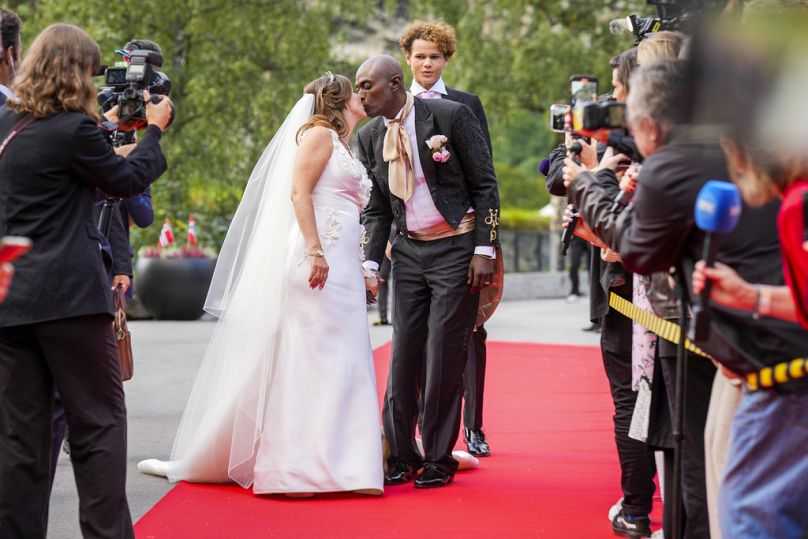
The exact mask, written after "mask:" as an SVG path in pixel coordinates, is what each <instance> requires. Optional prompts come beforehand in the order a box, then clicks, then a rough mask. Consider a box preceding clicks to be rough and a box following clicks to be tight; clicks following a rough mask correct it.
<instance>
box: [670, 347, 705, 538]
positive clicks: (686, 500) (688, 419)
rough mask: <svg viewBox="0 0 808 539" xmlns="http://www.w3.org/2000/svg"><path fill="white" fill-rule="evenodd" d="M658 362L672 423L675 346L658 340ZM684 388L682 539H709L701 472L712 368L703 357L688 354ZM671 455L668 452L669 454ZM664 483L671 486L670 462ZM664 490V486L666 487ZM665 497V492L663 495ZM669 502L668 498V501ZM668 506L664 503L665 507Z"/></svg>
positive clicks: (674, 394)
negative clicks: (683, 520)
mask: <svg viewBox="0 0 808 539" xmlns="http://www.w3.org/2000/svg"><path fill="white" fill-rule="evenodd" d="M658 342H659V359H660V365H661V367H662V377H663V379H664V381H665V390H666V391H667V394H668V404H669V406H670V414H671V422H672V423H673V421H674V418H675V417H676V416H675V408H676V345H674V344H672V343H669V342H668V341H664V340H662V339H660V340H659V341H658ZM685 361H686V365H687V386H686V388H685V416H684V431H685V440H684V448H683V453H682V507H683V509H684V510H683V511H682V513H683V515H684V519H685V522H684V534H683V537H684V538H685V539H708V538H709V537H710V521H709V517H708V514H707V479H706V474H705V471H704V427H705V425H706V424H707V410H708V408H709V405H710V395H711V393H712V391H713V379H714V378H715V366H714V365H713V364H712V363H711V362H710V361H709V360H706V359H704V358H702V357H698V356H695V355H693V354H691V353H690V352H688V353H687V359H686V360H685ZM672 454H673V452H671V455H672ZM667 467H670V468H671V469H670V472H669V475H667V476H666V478H665V484H666V485H668V484H671V485H672V484H673V483H672V481H673V465H672V459H671V464H670V466H669V465H668V464H667V461H666V468H667ZM666 472H668V470H666ZM665 490H666V491H667V490H668V489H667V486H666V488H665ZM666 494H667V492H666ZM667 499H670V498H667ZM669 506H670V507H672V505H671V504H666V508H667V507H669ZM671 516H672V515H671V514H670V513H669V512H668V511H665V517H667V518H665V517H663V520H664V525H665V526H664V527H665V529H666V533H667V534H668V536H670V517H671Z"/></svg>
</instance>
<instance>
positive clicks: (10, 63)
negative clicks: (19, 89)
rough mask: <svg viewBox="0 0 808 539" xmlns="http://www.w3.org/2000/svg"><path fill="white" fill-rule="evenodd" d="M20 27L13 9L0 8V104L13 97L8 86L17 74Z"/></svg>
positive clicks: (20, 45) (19, 51)
mask: <svg viewBox="0 0 808 539" xmlns="http://www.w3.org/2000/svg"><path fill="white" fill-rule="evenodd" d="M20 27H22V22H20V18H19V17H18V16H17V14H16V13H14V12H13V11H9V10H8V9H0V41H2V50H1V51H0V105H3V104H4V103H5V102H6V100H7V99H9V98H11V97H14V94H12V93H11V90H10V89H9V86H11V82H12V81H13V80H14V77H15V75H16V74H17V62H18V61H19V58H20V53H21V52H22V43H21V42H20Z"/></svg>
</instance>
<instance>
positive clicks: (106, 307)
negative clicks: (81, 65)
mask: <svg viewBox="0 0 808 539" xmlns="http://www.w3.org/2000/svg"><path fill="white" fill-rule="evenodd" d="M19 117H20V116H19V115H18V114H16V113H14V112H12V111H11V110H9V109H2V110H0V138H5V137H6V135H7V133H8V132H9V131H10V129H11V127H12V126H13V125H14V123H15V122H16V121H17V120H18V119H19ZM159 140H160V130H159V129H158V128H157V127H149V128H148V129H147V130H146V134H145V136H144V137H143V138H142V139H141V140H140V141H139V142H138V145H137V147H136V148H135V150H133V151H132V153H131V154H130V155H129V157H128V158H127V159H124V158H123V157H119V156H117V155H115V153H114V152H113V150H112V147H111V146H110V145H109V143H108V142H107V141H106V140H105V139H104V137H103V136H102V135H101V132H100V131H99V129H98V126H97V125H96V123H95V121H93V120H92V119H91V118H89V117H88V116H86V115H85V114H80V113H73V112H71V113H60V114H56V115H54V116H51V117H49V118H44V119H41V120H37V121H35V122H33V123H32V124H31V125H29V126H28V127H27V128H26V129H25V130H24V131H22V132H21V133H20V134H19V135H18V136H17V137H16V138H15V139H14V140H13V141H12V142H11V143H10V144H9V145H8V147H7V149H6V151H5V153H4V154H3V155H2V157H0V235H6V234H11V235H17V236H26V237H29V238H31V239H32V240H33V243H34V245H33V248H32V249H31V251H30V252H29V253H27V254H26V255H25V256H23V257H22V258H20V259H19V260H18V261H17V262H16V263H15V268H16V273H15V275H14V281H13V283H12V286H11V289H10V291H9V294H8V297H7V298H6V301H5V302H4V303H3V304H2V305H0V327H6V326H14V325H20V324H29V323H34V322H43V321H47V320H56V319H61V318H69V317H75V316H84V315H90V314H98V313H109V314H111V313H112V295H111V291H110V282H109V277H108V275H107V273H106V271H105V269H104V266H103V264H102V259H101V252H100V248H99V241H100V237H99V233H98V228H97V227H96V222H95V220H94V219H93V203H94V202H95V189H96V188H99V189H102V190H104V191H106V192H107V193H109V194H111V195H113V196H118V197H129V196H133V195H136V194H137V193H139V192H142V191H143V190H144V189H146V187H147V186H148V185H149V184H150V183H151V182H152V181H154V180H155V179H156V178H157V177H158V176H160V174H162V173H163V171H165V169H166V162H165V158H164V157H163V153H162V151H161V150H160V145H159Z"/></svg>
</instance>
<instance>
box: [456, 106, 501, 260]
mask: <svg viewBox="0 0 808 539" xmlns="http://www.w3.org/2000/svg"><path fill="white" fill-rule="evenodd" d="M452 137H453V140H454V144H453V149H454V151H455V152H457V153H458V154H459V155H458V157H459V160H460V161H459V162H460V166H461V168H462V169H463V174H464V176H465V177H466V181H467V184H468V189H469V193H470V194H471V203H472V205H473V206H474V210H475V211H476V212H477V223H476V225H477V228H476V230H475V235H476V245H477V246H490V245H499V239H498V238H497V235H498V232H499V190H498V188H497V178H496V175H495V174H494V165H493V162H492V160H491V153H490V152H489V151H488V145H487V144H486V141H485V137H484V136H483V132H482V129H481V128H480V122H479V121H478V120H477V118H476V117H475V116H474V113H473V112H472V111H471V109H470V108H468V107H467V106H465V105H460V106H459V107H457V108H456V109H455V112H454V115H453V118H452Z"/></svg>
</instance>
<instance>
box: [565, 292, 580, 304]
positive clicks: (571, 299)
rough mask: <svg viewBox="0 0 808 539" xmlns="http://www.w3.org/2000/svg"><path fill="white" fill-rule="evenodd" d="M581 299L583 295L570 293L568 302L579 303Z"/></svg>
mask: <svg viewBox="0 0 808 539" xmlns="http://www.w3.org/2000/svg"><path fill="white" fill-rule="evenodd" d="M580 300H581V296H579V295H577V294H570V295H569V296H567V303H578V302H579V301H580Z"/></svg>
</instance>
